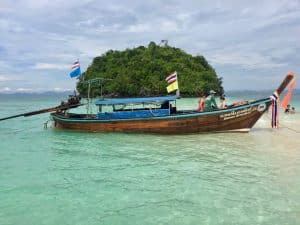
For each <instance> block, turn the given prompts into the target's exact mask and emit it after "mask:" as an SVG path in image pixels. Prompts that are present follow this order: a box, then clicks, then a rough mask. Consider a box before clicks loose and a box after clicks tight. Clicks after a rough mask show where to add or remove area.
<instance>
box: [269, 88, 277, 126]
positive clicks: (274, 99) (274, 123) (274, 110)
mask: <svg viewBox="0 0 300 225" xmlns="http://www.w3.org/2000/svg"><path fill="white" fill-rule="evenodd" d="M278 96H279V95H278V93H277V91H275V92H274V93H273V94H272V95H271V96H270V99H271V100H272V121H271V126H272V128H278V125H279V116H278Z"/></svg>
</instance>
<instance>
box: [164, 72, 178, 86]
mask: <svg viewBox="0 0 300 225" xmlns="http://www.w3.org/2000/svg"><path fill="white" fill-rule="evenodd" d="M176 80H177V72H176V71H174V72H173V73H171V74H170V75H169V76H167V78H166V81H167V82H168V84H170V83H173V82H174V81H176Z"/></svg>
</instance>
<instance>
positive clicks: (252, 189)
mask: <svg viewBox="0 0 300 225" xmlns="http://www.w3.org/2000/svg"><path fill="white" fill-rule="evenodd" d="M240 97H241V96H233V97H231V98H230V99H229V100H228V103H229V102H230V101H234V100H236V99H240ZM248 97H249V98H250V97H251V98H252V97H253V96H248ZM254 97H255V96H254ZM243 98H245V99H247V96H243ZM60 100H61V99H60V98H58V97H43V96H36V97H34V96H31V97H26V96H23V97H14V96H11V97H7V96H5V97H3V96H0V117H4V116H8V115H12V114H18V113H21V112H24V111H31V110H35V109H40V108H43V107H49V106H54V105H57V103H59V102H60ZM299 103H300V96H295V97H294V99H293V102H292V105H293V106H296V110H297V109H298V111H299V110H300V104H299ZM177 107H182V108H189V107H194V108H196V107H197V99H192V98H190V99H181V100H179V102H178V105H177ZM269 117H270V116H269V115H268V114H266V115H264V116H263V118H261V120H259V122H258V123H257V124H256V126H255V127H254V128H253V129H252V130H251V132H250V133H248V134H238V133H225V134H193V135H144V134H115V133H83V132H73V131H61V130H53V129H43V123H44V122H45V121H47V120H48V118H49V115H47V114H43V115H39V116H34V117H28V118H24V117H21V118H16V119H12V120H7V121H3V122H0V224H1V225H2V224H3V225H10V224H18V225H21V224H30V225H35V224H37V225H41V224H47V225H52V224H53V225H54V224H72V225H75V224H249V225H250V224H251V225H253V224H272V225H273V224H275V225H276V224H278V225H282V224H289V225H290V224H299V223H300V191H299V190H300V188H299V187H300V134H299V133H298V132H299V130H300V113H296V114H294V115H284V114H281V115H280V119H281V125H282V128H281V129H279V130H277V129H273V130H272V129H271V128H270V118H269Z"/></svg>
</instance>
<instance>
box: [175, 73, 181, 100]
mask: <svg viewBox="0 0 300 225" xmlns="http://www.w3.org/2000/svg"><path fill="white" fill-rule="evenodd" d="M175 72H176V79H177V86H178V89H177V90H176V96H177V98H179V97H180V90H179V80H178V74H177V71H175Z"/></svg>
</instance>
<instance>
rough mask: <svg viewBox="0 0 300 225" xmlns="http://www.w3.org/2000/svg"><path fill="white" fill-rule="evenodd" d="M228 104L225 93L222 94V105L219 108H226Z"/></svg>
mask: <svg viewBox="0 0 300 225" xmlns="http://www.w3.org/2000/svg"><path fill="white" fill-rule="evenodd" d="M226 108H227V105H226V101H225V95H222V96H221V97H220V107H219V109H226Z"/></svg>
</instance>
